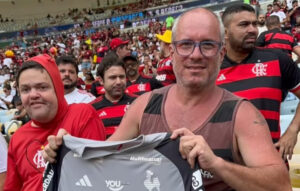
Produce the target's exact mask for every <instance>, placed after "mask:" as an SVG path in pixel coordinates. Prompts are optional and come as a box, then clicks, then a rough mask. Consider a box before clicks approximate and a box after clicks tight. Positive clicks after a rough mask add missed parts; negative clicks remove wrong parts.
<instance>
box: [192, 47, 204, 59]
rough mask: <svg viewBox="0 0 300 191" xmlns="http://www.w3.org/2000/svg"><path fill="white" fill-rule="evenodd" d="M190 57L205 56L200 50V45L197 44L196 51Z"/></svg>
mask: <svg viewBox="0 0 300 191" xmlns="http://www.w3.org/2000/svg"><path fill="white" fill-rule="evenodd" d="M190 58H192V59H199V58H203V54H202V52H201V50H200V45H197V46H195V48H194V51H193V52H192V54H191V55H190Z"/></svg>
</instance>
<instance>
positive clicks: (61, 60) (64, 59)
mask: <svg viewBox="0 0 300 191" xmlns="http://www.w3.org/2000/svg"><path fill="white" fill-rule="evenodd" d="M55 62H56V65H57V66H59V65H61V64H72V65H73V66H74V68H75V70H76V74H78V72H79V70H78V64H77V62H76V59H75V58H74V56H71V55H63V56H60V57H58V58H57V59H56V60H55Z"/></svg>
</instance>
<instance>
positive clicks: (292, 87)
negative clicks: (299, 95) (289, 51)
mask: <svg viewBox="0 0 300 191" xmlns="http://www.w3.org/2000/svg"><path fill="white" fill-rule="evenodd" d="M277 54H278V57H279V64H280V71H281V81H282V88H283V89H284V90H289V91H291V92H293V91H296V90H297V89H299V83H300V69H299V68H298V66H297V64H296V63H295V62H294V61H293V60H292V59H291V58H290V57H289V56H287V55H285V54H283V53H279V52H277Z"/></svg>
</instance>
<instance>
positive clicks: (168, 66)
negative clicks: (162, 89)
mask: <svg viewBox="0 0 300 191" xmlns="http://www.w3.org/2000/svg"><path fill="white" fill-rule="evenodd" d="M156 73H157V75H156V79H157V80H158V81H160V82H161V83H162V84H163V85H164V86H167V85H170V84H172V83H176V77H175V74H174V72H173V65H172V61H171V58H170V57H168V58H165V59H163V60H162V61H160V62H159V63H158V67H157V70H156Z"/></svg>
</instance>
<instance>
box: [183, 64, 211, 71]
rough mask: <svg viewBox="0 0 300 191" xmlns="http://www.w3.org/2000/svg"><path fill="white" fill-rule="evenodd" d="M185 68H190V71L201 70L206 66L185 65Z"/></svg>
mask: <svg viewBox="0 0 300 191" xmlns="http://www.w3.org/2000/svg"><path fill="white" fill-rule="evenodd" d="M186 69H188V70H191V71H201V70H205V69H206V66H201V65H195V66H186Z"/></svg>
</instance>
